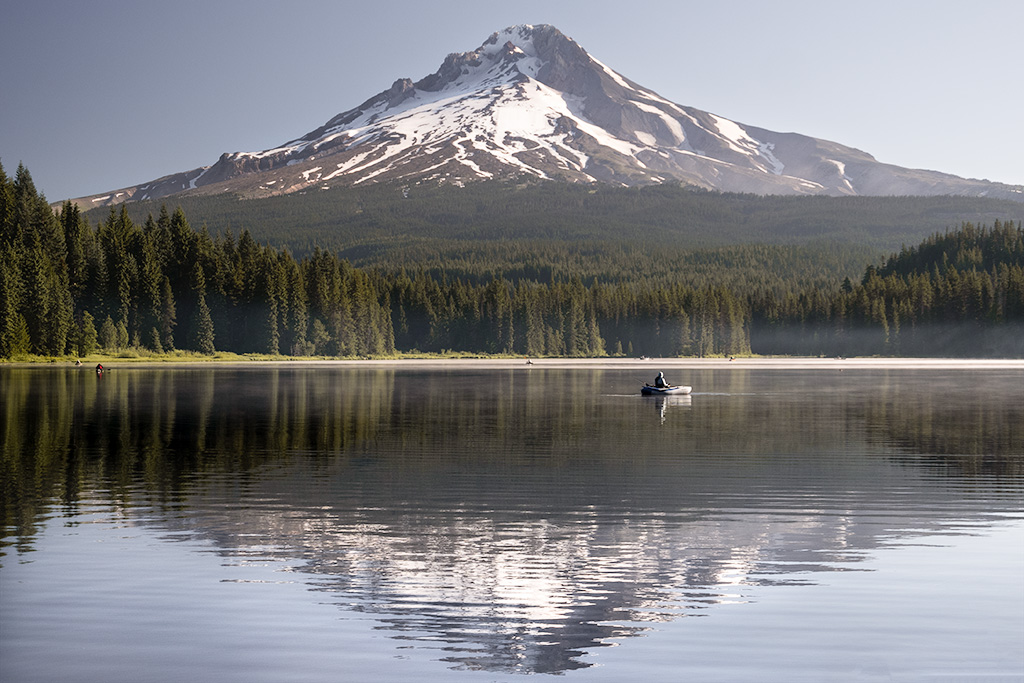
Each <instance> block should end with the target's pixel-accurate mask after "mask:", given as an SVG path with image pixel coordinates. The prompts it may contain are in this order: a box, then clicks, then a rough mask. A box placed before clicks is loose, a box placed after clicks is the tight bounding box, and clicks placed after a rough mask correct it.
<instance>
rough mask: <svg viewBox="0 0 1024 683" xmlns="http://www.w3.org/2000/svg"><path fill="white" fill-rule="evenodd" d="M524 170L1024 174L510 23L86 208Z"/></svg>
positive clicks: (973, 183) (967, 185) (869, 182)
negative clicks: (865, 139)
mask: <svg viewBox="0 0 1024 683" xmlns="http://www.w3.org/2000/svg"><path fill="white" fill-rule="evenodd" d="M520 177H534V178H539V179H547V180H557V181H568V182H586V183H593V182H602V183H614V184H622V185H638V184H652V183H665V182H676V183H686V184H690V185H696V186H699V187H704V188H708V189H716V190H722V191H731V192H750V193H757V194H824V195H915V194H916V195H942V194H951V195H965V196H991V197H1000V198H1006V199H1014V200H1017V201H1024V187H1020V186H1010V185H1003V184H1000V183H991V182H988V181H980V180H965V179H962V178H957V177H955V176H952V175H947V174H942V173H936V172H934V171H922V170H911V169H905V168H900V167H897V166H891V165H886V164H881V163H879V162H878V161H876V160H875V159H874V158H873V157H872V156H871V155H869V154H866V153H865V152H861V151H860V150H856V149H853V148H850V147H846V146H844V145H840V144H838V143H834V142H829V141H826V140H819V139H816V138H812V137H808V136H805V135H799V134H795V133H777V132H773V131H769V130H766V129H762V128H757V127H754V126H749V125H745V124H742V123H738V122H735V121H731V120H729V119H726V118H724V117H721V116H717V115H715V114H712V113H710V112H705V111H701V110H699V109H694V108H692V107H686V106H683V105H679V104H676V103H674V102H670V101H668V100H666V99H664V98H663V97H661V96H659V95H658V94H657V93H655V92H653V91H651V90H648V89H646V88H644V87H643V86H641V85H639V84H637V83H635V82H633V81H631V80H629V79H627V78H625V77H623V76H621V75H620V74H618V73H616V72H615V71H613V70H612V69H611V68H609V67H608V66H606V65H604V64H602V63H601V62H599V61H598V60H596V59H594V58H593V57H591V56H590V55H589V54H588V53H587V51H586V50H584V49H583V48H582V47H581V46H580V45H578V44H577V43H576V42H575V41H573V40H572V39H571V38H569V37H567V36H566V35H564V34H563V33H562V32H561V31H559V30H558V29H556V28H554V27H553V26H545V25H541V26H512V27H509V28H507V29H505V30H503V31H498V32H496V33H494V34H492V35H491V36H490V37H488V39H487V40H485V41H484V42H483V44H482V45H480V47H478V48H477V49H475V50H473V51H470V52H457V53H452V54H449V55H448V56H447V57H446V58H445V59H444V62H443V63H442V64H441V66H440V68H439V69H438V70H437V71H435V72H434V73H432V74H430V75H428V76H426V77H424V78H421V79H420V80H418V81H415V82H413V81H412V80H411V79H408V78H401V79H398V80H396V81H395V82H394V83H393V84H392V85H391V87H390V88H388V89H386V90H384V91H382V92H380V93H379V94H377V95H375V96H373V97H371V98H369V99H368V100H366V101H365V102H363V103H362V104H361V105H359V106H358V107H355V108H353V109H350V110H348V111H345V112H342V113H340V114H338V115H337V116H335V117H333V118H331V119H330V120H329V121H327V123H325V124H324V125H323V126H320V127H319V128H317V129H316V130H314V131H311V132H309V133H307V134H306V135H303V136H302V137H300V138H297V139H295V140H292V141H290V142H287V143H285V144H283V145H281V146H279V147H275V148H272V149H268V150H264V151H262V152H236V153H230V154H223V155H222V156H221V157H220V158H219V159H218V160H217V162H216V163H214V164H213V165H211V166H208V167H203V168H199V169H194V170H192V171H187V172H184V173H179V174H174V175H172V176H167V177H166V178H161V179H159V180H156V181H152V182H150V183H145V184H143V185H138V186H135V187H132V188H125V189H124V190H121V191H119V192H112V193H109V194H107V195H100V196H94V197H87V198H83V199H81V200H76V201H78V202H79V204H80V205H85V206H86V207H88V208H92V207H93V206H101V205H105V204H112V203H117V202H120V201H130V200H136V199H156V198H160V197H166V196H169V195H173V194H177V193H180V192H207V193H214V192H217V193H221V192H234V193H236V194H239V195H241V196H248V197H255V196H268V195H273V194H282V193H288V192H295V191H305V190H309V189H311V188H329V187H331V186H334V185H358V184H361V183H373V182H381V181H388V180H400V181H402V182H413V183H415V182H432V183H454V184H462V183H467V182H474V181H478V180H487V179H492V178H520Z"/></svg>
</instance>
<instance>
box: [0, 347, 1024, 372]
mask: <svg viewBox="0 0 1024 683" xmlns="http://www.w3.org/2000/svg"><path fill="white" fill-rule="evenodd" d="M78 360H81V363H82V364H81V366H80V367H81V368H82V369H90V368H94V367H95V365H96V364H97V363H102V364H103V366H104V368H106V369H111V368H114V367H119V366H120V367H125V366H127V367H137V368H142V367H146V366H203V365H213V366H236V367H242V366H248V367H253V366H257V365H263V366H281V367H284V366H292V367H296V366H324V365H330V366H337V367H344V366H348V367H402V368H415V367H419V368H472V369H512V368H517V369H518V368H522V369H530V368H537V367H540V368H550V369H592V370H615V369H629V370H636V369H640V368H643V369H644V370H645V371H646V370H652V371H655V372H656V371H658V370H663V369H664V370H667V369H693V370H697V369H713V368H723V369H726V368H728V369H777V370H783V369H787V370H823V369H830V370H838V371H842V370H845V369H893V370H915V369H921V370H925V369H938V368H943V369H956V368H963V369H991V370H1014V371H1024V359H1012V358H1004V359H999V358H995V359H993V358H983V359H978V358H888V357H877V356H876V357H853V358H824V357H798V356H743V357H740V356H737V357H735V358H730V357H723V356H719V357H708V358H623V357H610V356H605V357H600V358H565V357H560V358H555V357H540V358H536V357H534V358H529V359H528V358H526V357H525V356H512V355H488V354H482V353H459V352H450V353H442V354H428V353H418V352H412V353H400V354H395V355H392V356H379V357H371V358H368V357H348V358H345V357H341V358H339V357H325V356H301V357H300V356H281V355H277V356H271V355H266V354H235V353H215V354H213V355H203V354H200V353H194V352H186V351H176V352H174V353H163V354H152V353H136V352H127V353H124V352H123V353H120V354H92V355H89V356H84V357H82V358H81V359H79V358H76V357H74V356H52V357H47V356H21V357H16V358H8V359H0V368H3V367H54V368H57V367H59V368H67V367H72V368H74V367H76V362H77V361H78Z"/></svg>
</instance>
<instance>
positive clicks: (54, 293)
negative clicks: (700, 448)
mask: <svg viewBox="0 0 1024 683" xmlns="http://www.w3.org/2000/svg"><path fill="white" fill-rule="evenodd" d="M769 201H772V200H769ZM134 208H135V210H137V207H134ZM641 208H642V207H640V208H636V209H635V210H636V211H640V210H641ZM534 229H536V227H534ZM527 232H528V231H527ZM580 237H581V240H580V242H579V243H578V244H577V245H576V247H577V249H576V252H577V253H584V252H586V251H587V250H591V251H592V252H593V253H592V254H590V255H589V256H590V258H580V259H579V260H578V261H577V267H576V268H575V269H573V270H572V271H566V270H564V269H558V270H556V269H553V268H552V267H551V265H550V261H549V260H547V259H546V257H545V254H544V252H543V251H539V252H533V253H529V254H528V253H527V252H524V251H521V250H520V247H521V246H522V245H521V244H519V243H518V242H517V240H515V239H513V236H511V235H506V239H505V240H504V241H501V242H495V241H491V242H489V243H488V244H489V246H488V248H487V250H480V251H476V252H475V253H474V255H473V257H472V258H471V259H470V260H469V263H471V265H472V271H473V272H472V273H468V272H461V271H459V270H458V269H447V268H442V267H436V265H437V264H436V262H435V264H434V265H435V267H427V266H425V265H424V262H423V261H420V262H417V259H416V258H415V253H410V254H408V256H407V257H406V258H403V259H401V260H395V259H393V258H392V259H388V260H385V261H383V262H379V263H377V264H376V265H373V266H361V267H356V266H354V265H353V264H352V262H351V261H350V260H349V259H347V258H345V256H344V250H339V251H336V250H332V249H328V248H322V247H321V246H319V245H314V246H312V248H311V249H310V250H308V252H307V253H304V254H303V255H302V256H301V257H299V258H297V257H295V256H293V255H292V253H291V252H290V251H289V250H288V249H287V248H279V247H273V246H269V245H267V244H265V243H261V242H259V241H257V239H256V238H255V237H254V236H253V234H252V233H251V232H250V231H249V230H248V229H246V228H245V227H241V229H240V230H239V231H238V234H237V236H236V235H235V233H234V232H233V229H232V228H230V227H226V228H224V229H223V230H220V231H218V232H217V233H216V234H213V235H211V233H210V231H209V230H208V228H207V227H206V226H205V225H203V226H202V227H200V228H199V229H196V228H194V227H193V226H192V225H191V224H190V222H189V219H188V217H187V216H186V213H185V211H184V209H182V208H181V207H178V208H176V209H175V210H174V211H169V210H168V209H167V208H166V206H161V207H160V208H159V210H158V211H156V215H154V214H153V213H148V214H147V215H146V216H145V217H144V218H141V217H136V218H134V219H133V218H132V216H131V213H130V210H129V208H128V206H127V205H124V204H122V205H120V206H119V207H118V208H116V209H115V208H112V209H109V210H108V212H107V214H106V215H105V216H104V217H103V218H102V219H101V220H97V221H96V223H95V224H93V223H92V222H91V221H90V219H89V217H88V216H86V215H85V214H83V213H82V212H80V211H79V209H78V207H77V206H75V205H74V204H72V203H70V202H65V203H64V204H63V205H62V206H60V207H59V209H57V210H54V209H53V208H52V207H50V206H49V204H48V203H47V201H46V199H45V197H44V196H43V195H42V194H40V193H39V192H38V191H37V190H36V188H35V186H34V183H33V181H32V179H31V176H30V174H29V172H28V171H27V169H25V168H24V167H23V166H19V168H18V170H17V172H16V174H15V177H14V178H13V179H12V178H9V177H8V176H7V175H6V173H5V172H4V171H3V168H2V167H0V252H2V254H0V256H2V258H0V357H3V358H8V359H14V358H22V357H28V356H31V355H37V356H50V357H54V356H67V355H70V356H77V357H82V356H88V355H90V354H91V353H94V352H96V351H102V352H104V353H107V354H119V353H131V352H135V353H150V354H153V353H165V352H170V351H174V350H186V351H192V352H196V353H200V354H213V353H215V352H216V351H230V352H234V353H238V354H267V355H270V356H276V355H291V356H318V357H344V358H352V357H381V356H391V355H394V354H396V353H400V352H422V353H444V352H453V351H458V352H470V353H488V354H509V355H511V354H515V355H524V356H605V355H628V356H634V355H648V356H697V357H704V356H732V355H744V354H751V353H755V354H791V355H830V356H831V355H842V356H848V355H907V356H922V355H924V356H928V355H946V356H998V357H1022V356H1024V334H1022V332H1024V232H1022V228H1021V224H1020V222H1017V223H1016V224H1015V223H1013V221H1010V220H1007V221H1001V220H995V221H994V222H993V224H992V227H988V226H987V225H983V224H975V223H972V222H962V223H960V225H959V226H958V227H957V228H956V229H953V230H947V231H946V232H945V233H935V234H934V235H933V236H932V237H929V238H927V239H926V240H925V241H923V242H921V243H920V245H919V246H916V247H909V248H908V247H903V249H902V250H901V251H900V252H898V253H895V254H893V255H892V256H891V257H890V258H889V259H887V260H885V261H884V262H881V263H879V265H877V266H869V267H868V268H867V269H866V270H863V275H862V276H859V277H857V276H856V275H855V276H854V277H852V278H851V277H850V276H845V277H843V278H840V277H837V276H836V274H837V273H841V272H842V270H843V269H844V268H845V269H846V270H849V269H850V268H851V265H850V264H851V263H853V262H854V261H855V260H856V256H855V255H856V254H857V253H863V252H857V251H856V249H855V248H854V247H843V246H840V247H834V248H831V249H832V251H831V253H833V254H834V255H835V259H834V261H833V262H832V265H831V266H829V268H825V269H824V270H821V271H816V270H815V267H814V264H815V263H816V261H815V254H817V253H822V254H824V253H829V249H830V248H829V247H827V246H825V245H821V246H820V247H819V251H815V250H813V249H811V250H808V248H807V247H801V246H794V245H786V244H742V245H733V246H722V245H718V246H712V247H707V248H703V249H691V250H681V249H680V250H679V251H678V252H674V258H677V259H679V261H678V262H679V263H688V264H691V265H692V267H691V268H683V267H682V266H679V269H680V270H685V271H686V272H687V273H688V274H689V276H688V277H670V276H668V275H666V277H663V278H654V277H630V271H629V270H622V271H621V272H619V273H618V274H617V275H614V276H611V275H610V274H609V273H608V272H605V271H604V269H603V268H602V267H599V266H595V264H609V263H612V262H614V261H615V260H616V255H617V254H619V255H621V253H625V252H619V251H617V250H626V251H628V252H629V253H631V254H633V258H634V261H635V263H636V264H642V263H643V262H644V261H645V260H647V259H648V258H649V257H650V256H651V254H652V253H655V252H660V251H661V250H662V245H661V244H660V243H659V244H655V245H654V246H653V247H651V246H645V245H644V243H643V241H639V242H637V243H634V244H632V245H629V244H627V243H626V242H624V241H622V240H619V241H611V240H609V239H608V238H607V237H604V238H602V237H600V235H598V236H596V237H593V238H592V239H590V240H585V239H582V237H583V235H582V233H581V235H580ZM524 243H526V244H528V243H529V241H528V238H527V239H526V240H525V242H524ZM552 248H553V249H554V248H555V247H552ZM558 248H559V249H561V248H562V247H558ZM488 250H490V251H488ZM502 250H505V251H507V254H506V257H505V258H503V259H496V262H495V264H493V265H492V266H489V265H488V263H487V261H486V258H485V257H486V255H487V254H488V253H493V254H498V253H500V252H501V251H502ZM560 253H561V252H560ZM568 253H569V252H568V251H566V252H565V254H563V255H566V254H568ZM509 254H511V257H509V256H508V255H509ZM423 255H426V256H429V250H424V254H423ZM428 260H429V259H428ZM826 260H827V259H826ZM512 263H519V267H520V270H519V271H517V272H516V275H515V277H510V276H509V272H508V268H509V264H512ZM840 263H846V265H845V266H842V267H840V266H839V265H837V264H840ZM637 267H639V265H637ZM662 267H664V268H665V269H666V273H671V272H673V268H672V267H671V262H669V261H663V262H662ZM694 273H696V274H697V275H694ZM701 273H703V275H702V276H701V275H700V274H701Z"/></svg>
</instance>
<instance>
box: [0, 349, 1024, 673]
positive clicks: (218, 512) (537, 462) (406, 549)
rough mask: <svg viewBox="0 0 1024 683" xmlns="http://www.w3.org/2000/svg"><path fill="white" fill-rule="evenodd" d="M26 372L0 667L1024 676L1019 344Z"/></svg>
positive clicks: (19, 403)
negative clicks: (643, 384) (664, 381)
mask: <svg viewBox="0 0 1024 683" xmlns="http://www.w3.org/2000/svg"><path fill="white" fill-rule="evenodd" d="M639 372H643V373H645V375H644V376H643V377H641V376H639V375H638V371H632V370H628V371H627V370H604V371H602V370H593V369H586V370H580V369H576V370H555V369H545V368H542V367H536V366H535V367H532V368H527V367H522V368H516V369H506V370H483V369H478V370H472V369H452V370H422V369H415V368H402V367H399V368H383V369H380V368H378V369H366V368H354V367H337V366H324V367H291V368H289V367H283V368H282V367H269V368H268V367H261V368H238V367H217V368H185V369H180V368H174V369H143V368H116V369H115V371H112V372H109V373H107V374H106V375H104V376H102V377H97V376H96V375H95V374H93V373H91V372H88V371H78V370H72V369H64V368H60V369H58V368H29V369H19V368H0V395H2V398H0V401H2V405H0V446H2V449H3V452H2V456H0V458H2V470H0V483H2V495H3V501H2V502H3V505H2V511H3V512H2V514H3V518H2V520H0V521H2V523H3V526H2V529H3V531H2V541H0V544H2V546H0V550H2V552H3V556H2V557H0V615H2V616H0V680H3V681H4V682H5V683H6V682H11V683H13V682H16V681H17V682H20V681H56V680H61V681H185V680H193V681H206V680H210V681H213V680H216V681H247V682H253V681H274V682H278V681H364V680H373V681H406V680H436V681H462V680H466V681H476V680H485V681H489V680H507V679H516V678H517V677H518V676H519V675H521V674H558V675H562V676H563V677H565V678H572V679H579V680H581V681H619V680H629V679H636V678H645V679H647V680H666V681H669V680H672V681H679V680H694V681H730V682H731V681H846V680H850V681H861V680H868V681H882V680H893V681H920V680H927V681H1022V680H1024V371H1020V370H953V369H951V370H942V371H936V370H934V369H929V370H866V369H859V370H856V371H851V370H847V371H845V372H838V371H835V370H788V371H787V370H751V369H714V370H699V371H686V372H682V371H679V372H678V373H674V374H676V375H677V376H673V377H670V379H672V380H675V381H679V382H685V383H687V384H692V385H693V386H694V394H693V396H692V397H689V398H669V399H667V400H666V399H660V398H648V397H641V396H639V394H638V387H639V381H640V380H643V379H650V378H648V377H646V375H648V374H649V375H652V376H653V373H652V372H650V371H649V370H648V369H647V368H646V367H645V368H644V369H643V370H642V371H639Z"/></svg>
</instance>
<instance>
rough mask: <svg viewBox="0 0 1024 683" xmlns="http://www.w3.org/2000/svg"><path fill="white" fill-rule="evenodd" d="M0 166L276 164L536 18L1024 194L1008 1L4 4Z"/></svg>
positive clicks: (1022, 17)
mask: <svg viewBox="0 0 1024 683" xmlns="http://www.w3.org/2000/svg"><path fill="white" fill-rule="evenodd" d="M2 4H3V6H2V8H0V58H2V63H3V65H4V67H5V68H4V76H3V79H2V83H3V85H2V87H0V161H2V163H3V166H4V169H5V170H6V171H7V173H8V174H9V175H13V173H14V171H15V169H16V168H17V166H18V163H19V162H24V163H25V165H26V166H27V167H28V169H29V171H30V172H31V173H32V177H33V179H34V180H35V183H36V186H37V188H38V189H39V190H41V191H42V192H44V193H45V194H46V196H47V197H48V198H49V199H50V200H51V201H58V200H61V199H64V198H67V197H72V196H81V195H86V194H92V193H98V192H102V191H106V190H112V189H117V188H120V187H124V186H127V185H132V184H135V183H140V182H145V181H148V180H153V179H155V178H157V177H159V176H162V175H166V174H169V173H173V172H177V171H184V170H188V169H192V168H196V167H198V166H204V165H207V164H210V163H213V162H214V161H216V159H217V157H218V156H219V155H220V154H221V153H222V152H234V151H256V150H262V149H266V148H269V147H273V146H275V145H278V144H280V143H283V142H286V141H288V140H291V139H293V138H296V137H299V136H301V135H303V134H305V133H306V132H308V131H310V130H312V129H314V128H316V127H317V126H319V125H321V124H322V123H324V122H325V121H327V120H328V119H329V118H331V117H332V116H334V115H335V114H337V113H339V112H341V111H344V110H346V109H349V108H351V107H353V106H356V105H358V104H359V103H361V102H362V101H364V100H365V99H367V98H368V97H370V96H372V95H374V94H376V93H377V92H379V91H381V90H383V89H385V88H387V87H388V86H390V85H391V83H392V82H393V81H394V80H395V79H396V78H401V77H408V78H412V79H414V80H416V79H419V78H422V77H423V76H426V75H427V74H429V73H431V72H433V71H434V70H436V69H437V67H438V66H439V65H440V64H441V61H442V60H443V59H444V57H445V55H447V54H448V53H449V52H462V51H466V50H472V49H474V48H476V47H477V46H479V45H480V44H481V43H482V42H483V41H484V40H485V39H486V38H487V36H489V35H490V34H491V33H492V32H494V31H496V30H499V29H501V28H504V27H506V26H510V25H513V24H521V23H531V24H540V23H548V24H553V25H554V26H556V27H558V28H559V29H560V30H561V31H562V32H563V33H565V34H567V35H569V36H570V37H572V38H574V39H575V40H576V41H577V42H578V43H579V44H580V45H582V46H583V47H584V49H586V50H587V51H588V52H589V53H590V54H592V55H593V56H594V57H596V58H598V59H600V60H601V61H603V62H604V63H605V64H607V65H609V66H610V67H612V68H613V69H615V70H617V71H619V72H620V73H622V74H623V75H625V76H627V77H629V78H630V79H632V80H634V81H636V82H638V83H640V84H642V85H644V86H645V87H648V88H650V89H652V90H654V91H656V92H658V93H660V94H661V95H662V96H663V97H666V98H668V99H670V100H672V101H675V102H677V103H679V104H684V105H690V106H694V107H698V108H700V109H705V110H707V111H711V112H714V113H716V114H719V115H721V116H725V117H727V118H730V119H734V120H736V121H739V122H741V123H746V124H750V125H754V126H759V127H763V128H769V129H772V130H777V131H795V132H799V133H804V134H807V135H813V136H815V137H821V138H825V139H829V140H834V141H836V142H840V143H843V144H846V145H850V146H852V147H857V148H858V149H862V150H864V151H866V152H868V153H870V154H872V155H874V156H875V158H877V159H878V160H879V161H883V162H887V163H893V164H897V165H900V166H907V167H912V168H928V169H933V170H938V171H944V172H947V173H953V174H956V175H961V176H964V177H972V178H987V179H989V180H997V181H1001V182H1008V183H1016V184H1024V141H1022V136H1021V132H1020V130H1019V129H1020V127H1021V125H1020V124H1021V123H1022V122H1024V56H1022V55H1024V51H1022V50H1021V47H1020V44H1019V42H1020V41H1019V38H1020V36H1019V34H1020V31H1021V28H1022V27H1024V2H1020V0H975V1H973V2H953V1H949V0H881V1H876V0H858V1H856V2H845V3H839V2H830V1H828V0H817V1H807V2H802V1H801V2H797V1H785V0H772V1H768V0H765V1H761V2H745V1H734V2H728V1H721V2H708V1H707V0H700V1H697V2H693V1H690V0H679V1H674V2H673V1H670V0H665V1H655V0H650V1H645V0H621V1H618V2H608V1H605V0H587V1H582V2H577V1H574V0H561V1H559V0H546V1H536V0H518V1H517V0H505V1H503V2H496V3H491V2H480V1H469V0H466V1H463V2H449V1H447V0H433V1H432V2H423V1H422V0H417V1H414V2H413V1H404V0H402V1H400V0H377V1H366V2H358V3H355V2H330V1H327V0H287V1H283V0H272V1H270V0H220V1H217V0H175V2H148V1H146V0H91V1H89V2H84V1H82V0H34V1H32V2H25V1H24V0H17V1H16V0H2Z"/></svg>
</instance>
